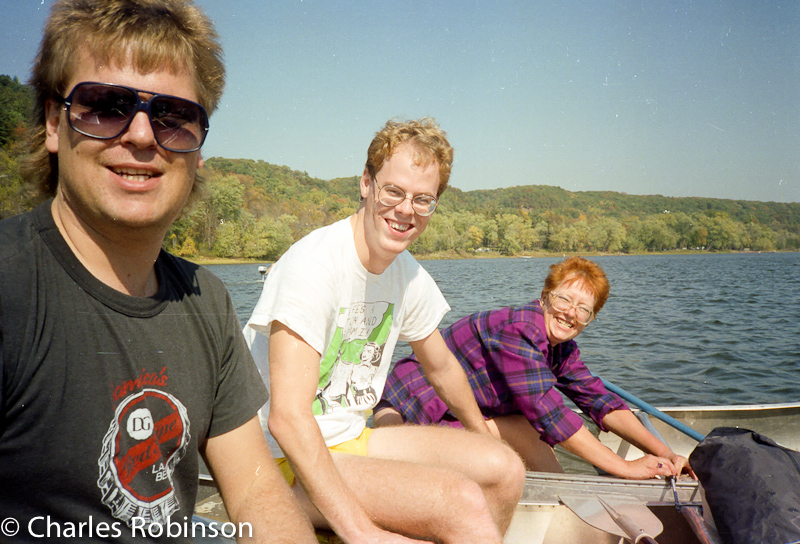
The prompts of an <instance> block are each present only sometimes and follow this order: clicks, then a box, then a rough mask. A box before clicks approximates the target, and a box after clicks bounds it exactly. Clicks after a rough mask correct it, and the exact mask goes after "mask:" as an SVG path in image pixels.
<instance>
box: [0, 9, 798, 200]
mask: <svg viewBox="0 0 800 544" xmlns="http://www.w3.org/2000/svg"><path fill="white" fill-rule="evenodd" d="M199 3H200V5H201V6H203V7H204V8H205V9H206V11H207V13H208V14H209V15H210V16H211V17H212V18H213V19H214V20H215V21H216V24H217V28H218V31H219V33H220V35H221V37H222V42H223V45H224V47H225V56H226V64H227V68H228V80H227V87H226V91H225V95H224V97H223V102H222V105H221V107H220V109H219V110H218V111H217V113H215V114H214V115H213V116H212V118H211V123H212V128H211V135H210V136H209V138H208V140H207V143H206V146H205V147H204V154H205V155H206V156H207V157H211V156H221V157H228V158H249V159H260V160H264V161H267V162H270V163H275V164H280V165H286V166H288V167H290V168H292V169H295V170H304V171H306V172H308V173H309V174H310V175H312V176H314V177H318V178H322V179H331V178H335V177H344V176H352V175H359V174H360V173H361V171H362V169H363V165H364V159H365V155H366V149H367V146H368V144H369V141H370V140H371V138H372V135H373V134H374V133H375V131H376V130H378V129H379V128H380V127H381V126H382V125H383V123H384V122H385V121H386V120H387V119H389V118H393V117H399V118H416V117H421V116H431V117H435V118H436V119H437V120H438V121H439V122H440V124H441V125H442V127H443V128H444V129H445V130H446V131H447V132H448V134H449V136H450V140H451V143H452V144H453V146H454V147H455V149H456V159H455V165H454V168H453V176H452V178H451V184H452V186H455V187H458V188H460V189H463V190H467V191H468V190H473V189H490V188H498V187H507V186H512V185H532V184H535V185H556V186H559V187H563V188H564V189H567V190H570V191H592V190H610V191H622V192H626V193H629V194H662V195H667V196H706V197H719V198H733V199H745V200H774V201H779V202H800V2H798V1H796V0H786V1H779V0H776V1H760V0H708V1H702V0H675V1H673V0H664V1H658V2H654V1H651V0H647V1H615V0H578V1H570V0H566V1H555V0H554V1H547V2H544V1H542V2H533V1H521V0H505V1H501V0H494V1H480V0H464V1H460V0H451V1H430V0H421V1H420V0H412V1H400V2H398V1H395V0H370V1H365V0H364V1H362V0H353V1H331V0H325V1H323V0H303V1H300V0H275V1H270V2H265V1H263V0H224V1H220V0H200V2H199ZM50 5H52V0H2V2H0V25H2V29H3V32H2V33H0V74H7V75H12V76H14V75H16V76H18V77H19V78H20V79H21V80H27V78H28V74H29V70H30V64H31V61H32V59H33V57H34V55H35V51H36V48H37V46H38V41H39V36H40V32H41V27H42V24H43V21H44V19H45V17H46V14H47V12H48V10H49V7H50ZM445 199H446V196H445Z"/></svg>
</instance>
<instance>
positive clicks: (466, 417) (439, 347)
mask: <svg viewBox="0 0 800 544" xmlns="http://www.w3.org/2000/svg"><path fill="white" fill-rule="evenodd" d="M410 345H411V347H412V348H413V349H414V355H416V357H417V360H418V361H419V362H420V364H421V365H422V370H423V372H425V377H426V378H428V381H429V382H430V383H431V385H432V386H433V389H434V391H436V394H437V395H438V396H439V398H440V399H442V400H443V401H444V402H445V404H447V407H448V408H450V411H451V412H453V414H454V415H455V416H456V417H457V418H458V420H459V421H460V422H461V423H462V424H463V425H464V427H466V428H467V429H470V430H471V431H475V432H479V433H486V434H491V432H490V431H489V427H488V426H487V425H486V420H485V419H483V415H482V414H481V411H480V408H478V403H477V402H476V401H475V395H474V394H473V392H472V387H470V385H469V380H468V379H467V374H466V372H464V369H463V368H462V367H461V363H459V362H458V359H456V357H455V355H453V353H452V352H451V351H450V348H448V347H447V344H446V343H445V341H444V338H442V335H441V333H440V332H439V330H438V329H437V330H435V331H433V332H432V333H431V334H430V335H429V336H428V337H426V338H423V339H422V340H417V341H415V342H410Z"/></svg>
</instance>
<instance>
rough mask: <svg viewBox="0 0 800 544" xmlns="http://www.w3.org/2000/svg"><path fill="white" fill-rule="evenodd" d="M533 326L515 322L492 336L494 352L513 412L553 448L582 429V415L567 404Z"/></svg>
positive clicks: (538, 334)
mask: <svg viewBox="0 0 800 544" xmlns="http://www.w3.org/2000/svg"><path fill="white" fill-rule="evenodd" d="M539 336H540V332H539V331H538V329H537V328H536V327H535V326H534V325H533V324H532V323H526V322H515V323H511V324H509V325H508V326H506V327H503V328H502V329H501V330H499V331H498V332H497V334H495V335H494V336H493V344H494V345H493V346H492V351H493V352H494V355H495V357H494V359H495V364H496V366H497V370H498V372H499V375H501V376H504V380H505V383H506V385H507V387H508V394H510V396H511V398H512V399H513V400H512V403H511V408H512V410H513V411H514V412H521V413H522V414H523V415H524V416H525V417H526V418H527V419H528V421H530V423H531V426H533V428H534V429H536V430H537V431H538V432H539V434H541V435H542V439H543V440H544V441H545V442H547V443H548V444H549V445H550V446H554V445H556V444H558V443H559V442H563V441H564V440H566V439H567V438H569V437H570V436H572V435H573V434H575V433H576V432H577V431H578V430H579V429H580V428H581V427H582V426H583V421H582V420H581V418H580V416H578V415H577V414H576V413H575V412H573V411H572V410H570V409H569V408H567V407H566V406H565V405H564V402H563V398H562V396H561V393H559V391H558V390H557V389H556V387H555V386H556V377H555V375H554V374H553V372H552V370H551V369H550V366H549V365H548V363H547V359H546V357H545V355H544V354H543V353H542V351H541V349H539V347H538V345H537V338H538V337H539Z"/></svg>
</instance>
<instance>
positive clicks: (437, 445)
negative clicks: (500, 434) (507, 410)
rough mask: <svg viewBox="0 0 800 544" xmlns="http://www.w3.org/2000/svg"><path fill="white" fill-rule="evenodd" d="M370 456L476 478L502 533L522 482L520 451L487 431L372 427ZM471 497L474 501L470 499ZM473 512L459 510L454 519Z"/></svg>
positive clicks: (471, 478) (509, 518) (419, 427)
mask: <svg viewBox="0 0 800 544" xmlns="http://www.w3.org/2000/svg"><path fill="white" fill-rule="evenodd" d="M368 451H369V456H370V457H374V458H379V459H388V460H397V461H406V462H411V463H415V464H418V463H419V464H425V465H432V466H437V467H443V468H446V469H448V470H450V471H455V472H457V473H460V474H462V475H465V476H466V478H468V479H469V480H471V481H473V482H476V483H477V484H478V485H479V486H480V489H481V490H482V492H483V495H484V496H485V500H486V503H487V504H488V506H489V511H490V512H491V516H492V518H493V519H494V522H495V524H496V525H497V528H498V529H499V531H500V533H501V534H505V532H506V530H507V529H508V526H509V524H510V523H511V517H512V516H513V515H514V511H515V509H516V506H517V502H518V501H519V498H520V496H521V494H522V488H523V486H524V484H525V469H524V466H523V464H522V462H521V460H520V458H519V456H518V455H517V454H516V453H515V452H514V451H513V450H512V449H511V448H509V447H508V446H507V445H506V444H503V443H502V442H500V441H498V440H495V439H493V438H492V437H490V436H486V435H481V434H477V433H472V432H469V431H466V430H462V429H451V428H446V427H437V426H432V425H431V426H418V425H403V426H399V427H381V428H379V429H376V430H375V431H374V432H373V433H372V436H371V437H370V440H369V444H368ZM473 502H474V501H473ZM471 515H472V514H466V515H464V514H463V513H460V514H459V518H465V517H470V516H471Z"/></svg>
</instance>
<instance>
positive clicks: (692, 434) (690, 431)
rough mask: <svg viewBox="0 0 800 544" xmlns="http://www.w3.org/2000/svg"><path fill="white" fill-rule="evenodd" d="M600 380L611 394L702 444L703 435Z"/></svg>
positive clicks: (619, 388) (606, 381) (604, 380)
mask: <svg viewBox="0 0 800 544" xmlns="http://www.w3.org/2000/svg"><path fill="white" fill-rule="evenodd" d="M600 379H601V380H603V385H605V386H606V389H608V390H609V391H611V392H612V393H616V394H617V395H619V396H620V397H622V398H623V399H625V400H627V401H628V402H631V403H632V404H635V405H636V406H638V407H639V408H641V409H642V411H644V412H646V413H648V414H650V415H651V416H653V417H656V418H658V419H660V420H661V421H663V422H664V423H666V424H667V425H670V426H671V427H674V428H675V429H677V430H679V431H680V432H682V433H683V434H685V435H687V436H689V437H691V438H694V439H695V440H697V441H698V442H702V440H703V439H704V438H705V435H703V434H701V433H699V432H697V431H695V430H694V429H692V428H691V427H689V426H688V425H686V424H684V423H681V422H680V421H678V420H677V419H675V418H674V417H671V416H668V415H667V414H665V413H664V412H662V411H661V410H659V409H658V408H656V407H654V406H652V405H650V404H647V403H646V402H645V401H643V400H642V399H640V398H639V397H637V396H635V395H632V394H630V393H628V392H627V391H625V390H624V389H622V388H621V387H619V386H616V385H614V384H613V383H611V382H609V381H608V380H606V379H605V378H600Z"/></svg>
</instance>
